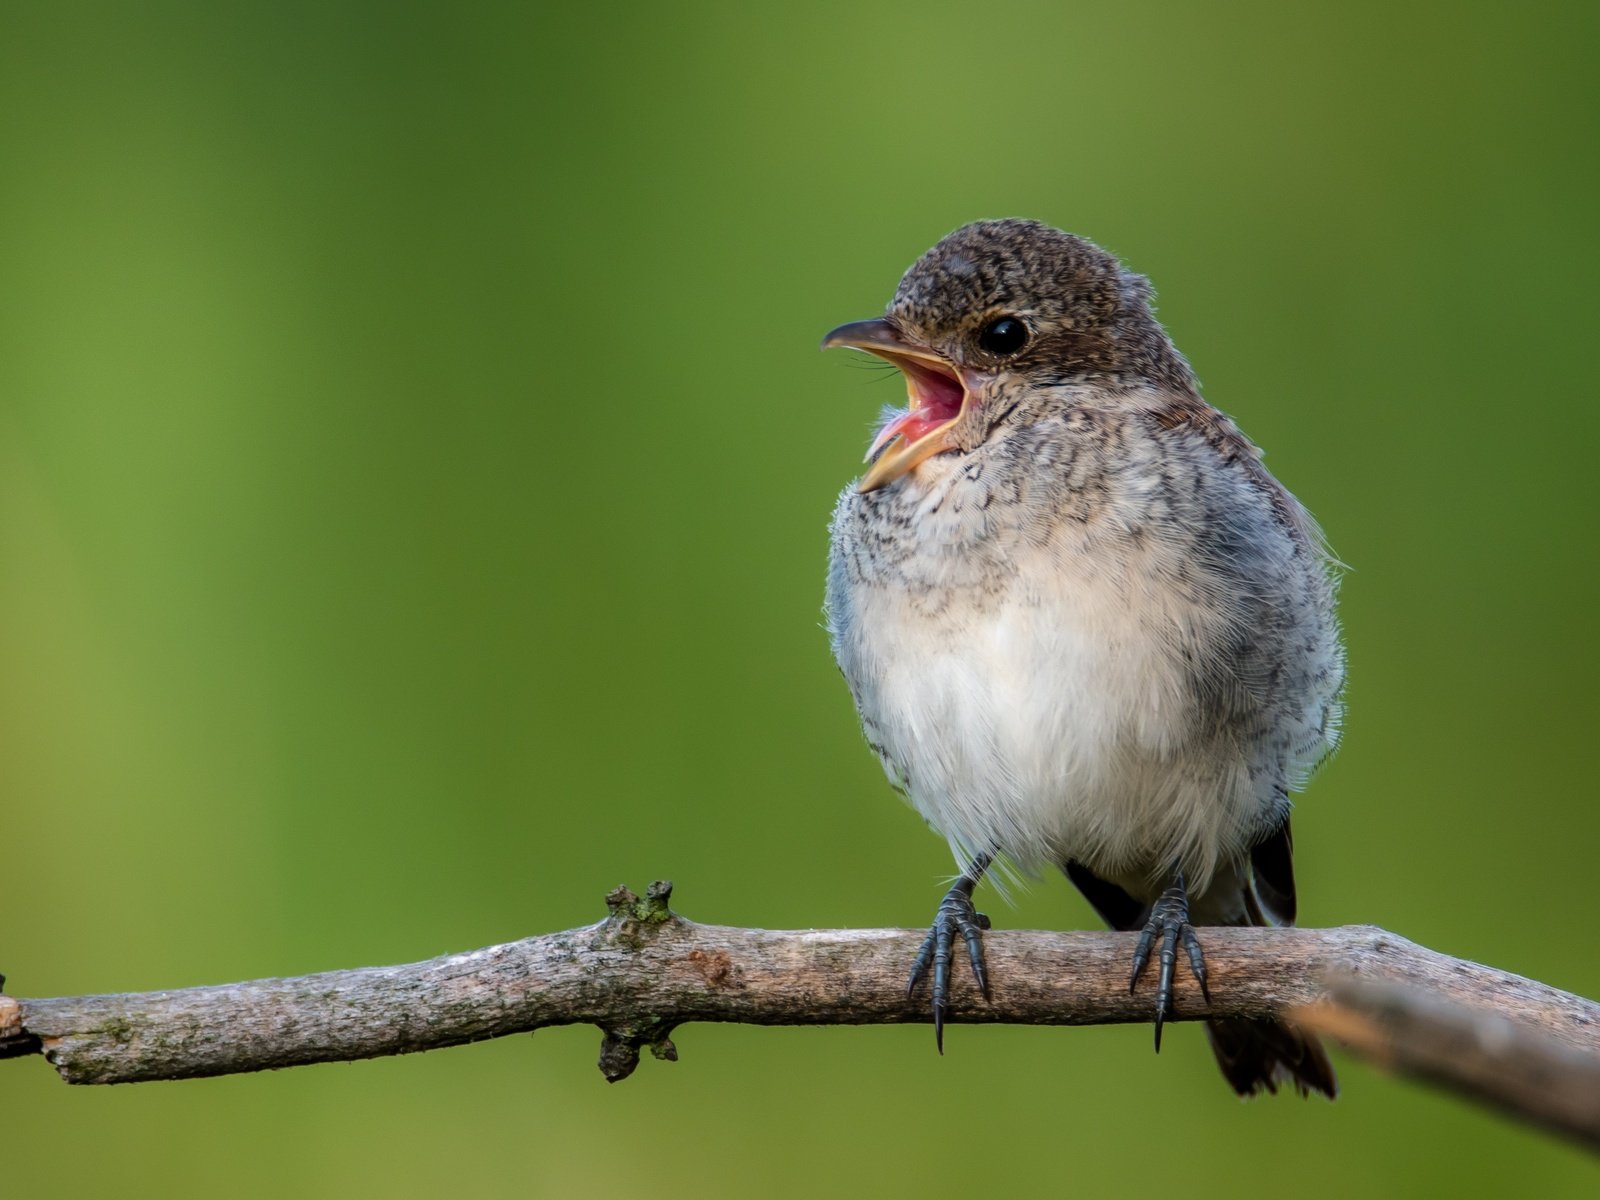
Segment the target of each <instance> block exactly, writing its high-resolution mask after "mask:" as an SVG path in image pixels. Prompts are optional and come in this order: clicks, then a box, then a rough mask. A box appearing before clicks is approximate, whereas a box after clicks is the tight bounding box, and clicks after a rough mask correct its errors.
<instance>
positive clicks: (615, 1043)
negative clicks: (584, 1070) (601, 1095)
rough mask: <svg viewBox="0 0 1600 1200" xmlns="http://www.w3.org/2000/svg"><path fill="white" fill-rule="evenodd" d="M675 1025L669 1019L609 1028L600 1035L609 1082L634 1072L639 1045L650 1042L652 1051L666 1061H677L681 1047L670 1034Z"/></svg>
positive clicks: (602, 1061)
mask: <svg viewBox="0 0 1600 1200" xmlns="http://www.w3.org/2000/svg"><path fill="white" fill-rule="evenodd" d="M672 1029H673V1027H672V1025H671V1024H669V1023H668V1022H666V1021H659V1022H655V1023H653V1024H650V1025H643V1026H634V1027H630V1028H627V1029H607V1030H605V1037H603V1038H601V1039H600V1063H599V1066H600V1074H602V1075H604V1076H605V1077H606V1082H607V1083H616V1082H617V1081H618V1080H621V1079H626V1078H627V1077H628V1076H629V1075H632V1074H633V1071H634V1068H635V1067H637V1066H638V1065H639V1048H640V1047H641V1046H649V1047H650V1053H651V1054H652V1055H654V1056H655V1057H656V1058H659V1059H661V1060H662V1061H663V1062H677V1061H678V1047H677V1046H675V1045H674V1044H673V1042H672V1038H671V1037H670V1036H668V1035H669V1034H671V1032H672Z"/></svg>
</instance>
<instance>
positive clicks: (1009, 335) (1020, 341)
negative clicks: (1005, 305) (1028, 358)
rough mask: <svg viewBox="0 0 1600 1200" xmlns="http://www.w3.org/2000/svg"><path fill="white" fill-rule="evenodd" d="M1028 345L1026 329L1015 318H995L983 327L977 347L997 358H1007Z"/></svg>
mask: <svg viewBox="0 0 1600 1200" xmlns="http://www.w3.org/2000/svg"><path fill="white" fill-rule="evenodd" d="M1027 344H1028V327H1027V326H1026V325H1024V324H1023V323H1022V322H1021V321H1019V320H1017V319H1016V318H1015V317H996V318H995V319H994V320H992V321H990V322H989V323H988V324H987V325H985V326H984V327H983V332H982V333H980V334H979V335H978V345H980V346H982V347H983V348H984V349H985V350H987V351H988V352H989V353H990V354H993V355H995V356H996V357H998V358H1007V357H1009V356H1010V355H1013V354H1015V353H1016V352H1017V351H1018V350H1021V349H1022V348H1023V347H1024V346H1026V345H1027Z"/></svg>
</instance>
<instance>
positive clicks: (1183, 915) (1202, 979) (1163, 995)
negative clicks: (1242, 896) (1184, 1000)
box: [1128, 871, 1211, 1054]
mask: <svg viewBox="0 0 1600 1200" xmlns="http://www.w3.org/2000/svg"><path fill="white" fill-rule="evenodd" d="M1157 934H1160V935H1161V952H1160V955H1159V957H1158V961H1159V963H1160V969H1159V971H1158V973H1157V975H1156V1053H1157V1054H1159V1053H1161V1027H1162V1025H1163V1024H1164V1023H1165V1022H1166V1019H1167V1016H1168V1014H1169V1013H1171V1012H1172V981H1173V976H1174V975H1175V974H1176V973H1177V966H1178V943H1179V942H1180V941H1181V942H1182V943H1183V950H1184V953H1185V954H1186V955H1187V956H1188V959H1189V970H1190V971H1191V972H1193V973H1194V978H1195V982H1196V983H1198V984H1199V985H1200V994H1201V995H1202V996H1204V997H1205V1001H1206V1003H1207V1004H1210V1003H1211V991H1210V989H1209V988H1208V987H1207V986H1206V959H1205V953H1204V952H1203V951H1202V950H1201V949H1200V939H1199V937H1198V936H1197V935H1196V934H1195V931H1194V926H1193V925H1191V924H1189V893H1188V891H1187V890H1186V889H1185V887H1184V884H1183V872H1182V871H1174V872H1173V873H1172V886H1171V887H1169V888H1168V889H1167V890H1166V891H1165V892H1163V893H1161V898H1160V899H1159V900H1157V901H1156V902H1155V904H1154V905H1152V906H1151V909H1150V917H1149V919H1148V920H1147V921H1146V922H1145V925H1144V929H1143V930H1142V931H1141V932H1140V934H1139V944H1138V945H1137V946H1136V947H1134V951H1133V973H1132V974H1131V975H1130V976H1129V977H1128V991H1129V992H1132V991H1134V989H1135V988H1137V987H1138V984H1139V976H1140V975H1141V974H1143V973H1144V969H1145V967H1146V966H1147V965H1148V964H1149V962H1150V950H1151V948H1152V946H1154V944H1155V940H1156V935H1157Z"/></svg>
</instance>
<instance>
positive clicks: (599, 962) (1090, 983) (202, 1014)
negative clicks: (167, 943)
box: [0, 883, 1600, 1139]
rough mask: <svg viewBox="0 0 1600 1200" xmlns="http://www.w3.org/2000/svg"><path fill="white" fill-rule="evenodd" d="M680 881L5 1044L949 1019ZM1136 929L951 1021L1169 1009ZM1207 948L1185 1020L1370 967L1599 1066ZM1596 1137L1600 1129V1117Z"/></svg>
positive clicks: (1421, 1034)
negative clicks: (554, 923)
mask: <svg viewBox="0 0 1600 1200" xmlns="http://www.w3.org/2000/svg"><path fill="white" fill-rule="evenodd" d="M670 889H671V885H670V884H665V883H657V884H654V885H652V887H651V888H650V890H649V892H648V894H647V895H646V897H645V898H644V899H643V900H640V899H639V898H637V897H635V896H634V895H633V893H631V892H629V891H628V890H627V889H626V888H618V889H617V890H616V891H615V892H613V893H612V894H611V896H610V897H608V898H607V901H608V904H609V906H610V909H611V915H610V916H609V917H608V918H607V919H606V920H604V921H602V922H600V923H599V924H596V925H591V926H587V927H585V928H581V929H570V930H567V931H565V932H562V933H550V934H544V935H541V936H538V937H531V938H526V939H524V940H522V941H518V942H510V943H507V944H505V945H500V946H489V947H486V948H485V949H482V950H474V951H470V952H467V953H464V954H452V955H447V956H445V957H443V958H435V959H430V960H428V961H426V962H420V963H411V964H408V965H405V966H396V967H368V968H360V969H355V970H345V971H329V972H326V973H323V974H319V975H306V976H301V977H299V978H292V979H263V980H255V981H252V982H248V983H235V984H225V985H221V986H217V987H203V988H189V989H185V990H182V991H170V992H146V993H139V994H129V995H104V996H71V997H60V998H56V999H45V1000H24V999H15V998H12V997H7V996H0V1057H4V1056H6V1055H7V1054H13V1055H28V1054H37V1053H42V1054H43V1055H44V1057H45V1058H46V1059H48V1060H49V1061H50V1063H51V1064H52V1065H53V1066H54V1067H55V1068H56V1070H57V1071H58V1072H59V1073H60V1075H61V1077H62V1078H63V1079H65V1080H66V1081H67V1082H68V1083H127V1082H136V1081H141V1080H151V1079H183V1078H191V1077H195V1076H203V1075H223V1074H230V1073H235V1072H241V1071H259V1070H264V1069H267V1068H274V1067H288V1066H296V1065H299V1064H303V1063H314V1062H331V1061H341V1060H350V1059H358V1058H372V1057H376V1056H379V1055H386V1054H404V1053H409V1052H411V1051H415V1050H429V1049H434V1048H437V1047H442V1046H453V1045H459V1044H461V1043H464V1042H471V1041H479V1040H482V1039H485V1038H493V1037H501V1036H504V1035H506V1034H512V1033H527V1032H529V1031H531V1030H535V1029H540V1028H543V1027H545V1026H550V1025H570V1024H579V1023H581V1024H592V1025H597V1026H599V1027H600V1029H601V1030H602V1031H604V1038H603V1041H602V1047H601V1053H600V1068H601V1070H602V1071H603V1072H604V1073H605V1076H606V1078H608V1079H611V1080H617V1079H622V1078H624V1077H626V1076H627V1075H628V1074H630V1073H631V1072H632V1071H633V1069H634V1067H635V1066H636V1065H637V1063H638V1060H639V1054H640V1051H641V1049H645V1048H648V1049H649V1050H651V1051H652V1052H653V1053H654V1054H655V1055H656V1056H657V1057H658V1058H666V1059H673V1058H676V1056H677V1051H676V1048H675V1047H674V1046H673V1043H672V1040H671V1034H672V1031H673V1029H674V1028H675V1027H676V1026H678V1025H681V1024H684V1023H686V1022H691V1021H737V1022H744V1023H748V1024H757V1025H873V1024H890V1023H900V1022H922V1021H926V1020H927V1019H928V1008H927V996H926V994H925V991H922V990H919V993H918V994H917V995H915V996H910V997H908V996H907V995H906V992H905V975H906V968H907V964H908V963H909V962H910V961H911V959H912V957H913V955H914V954H915V952H916V949H917V946H918V944H919V942H920V940H921V938H922V933H921V932H920V931H911V930H840V929H827V930H790V931H775V930H763V929H733V928H727V927H724V926H718V925H700V924H696V923H694V922H692V921H687V920H685V919H683V918H682V917H679V916H677V915H675V914H673V913H672V912H671V911H670V910H669V909H668V907H667V901H668V898H669V896H670ZM1133 941H1134V935H1133V934H1127V933H1040V932H998V931H997V932H991V933H990V934H988V935H987V936H986V939H985V944H986V947H987V952H988V957H989V963H990V968H991V970H990V974H991V976H992V979H993V996H992V998H991V999H990V1000H989V1001H985V1000H984V999H983V997H982V996H981V995H979V994H978V992H977V990H976V988H975V987H974V986H973V984H972V982H971V979H970V977H969V975H968V974H967V973H965V972H960V973H958V978H957V981H956V984H955V987H954V991H953V997H952V999H953V1005H954V1010H955V1011H954V1014H953V1016H952V1017H951V1020H952V1021H954V1022H967V1023H992V1022H1009V1023H1015V1024H1033V1025H1091V1024H1107V1023H1118V1022H1145V1021H1148V1020H1150V1015H1151V1010H1150V1005H1151V994H1150V991H1149V987H1148V985H1141V987H1140V990H1139V993H1138V994H1137V995H1130V994H1129V993H1128V989H1127V983H1126V980H1127V971H1128V963H1129V961H1130V959H1131V957H1132V953H1133ZM1205 948H1206V959H1207V962H1208V964H1209V967H1210V980H1211V1003H1210V1004H1209V1005H1207V1004H1206V1003H1205V1001H1204V1000H1203V999H1202V997H1201V996H1200V993H1199V989H1198V988H1197V987H1195V986H1194V984H1193V981H1192V980H1190V979H1188V977H1187V976H1186V975H1184V976H1182V978H1181V981H1180V985H1179V988H1178V992H1177V996H1176V1002H1175V1003H1176V1013H1175V1018H1176V1019H1178V1020H1195V1019H1198V1018H1201V1017H1205V1016H1238V1017H1254V1018H1267V1017H1277V1018H1284V1017H1285V1016H1287V1015H1290V1014H1293V1013H1298V1012H1301V1011H1302V1010H1306V1009H1308V1008H1310V1007H1311V1006H1313V1005H1316V1004H1318V1002H1321V1001H1324V1000H1325V999H1326V996H1327V992H1328V988H1329V986H1330V981H1338V980H1356V981H1360V982H1364V983H1368V984H1382V985H1385V986H1386V987H1388V988H1389V989H1401V990H1403V991H1405V992H1407V993H1415V994H1421V995H1424V996H1426V997H1429V998H1431V1000H1432V1001H1433V1002H1435V1003H1437V1004H1440V1005H1446V1006H1449V1007H1450V1008H1451V1009H1453V1010H1457V1011H1460V1012H1464V1013H1468V1014H1476V1015H1478V1016H1482V1017H1490V1016H1492V1017H1494V1018H1496V1019H1499V1020H1501V1021H1503V1022H1509V1023H1511V1024H1512V1025H1513V1026H1515V1027H1516V1028H1517V1029H1519V1030H1520V1031H1522V1033H1524V1034H1525V1035H1526V1037H1527V1038H1529V1039H1532V1041H1531V1042H1530V1044H1533V1043H1537V1044H1539V1045H1542V1046H1547V1047H1550V1048H1554V1050H1555V1052H1556V1054H1557V1055H1558V1056H1559V1055H1563V1054H1564V1055H1565V1056H1566V1057H1567V1058H1568V1059H1570V1060H1571V1061H1573V1062H1575V1063H1582V1064H1585V1065H1586V1066H1587V1067H1588V1068H1591V1069H1592V1068H1593V1066H1594V1064H1595V1063H1597V1062H1600V1004H1596V1003H1594V1002H1593V1001H1590V1000H1585V999H1583V998H1582V997H1579V996H1574V995H1571V994H1569V993H1566V992H1562V991H1559V990H1557V989H1555V988H1552V987H1548V986H1546V985H1545V984H1542V983H1537V982H1534V981H1532V980H1528V979H1523V978H1520V977H1519V976H1516V975H1511V974H1507V973H1506V972H1503V971H1497V970H1494V969H1493V968H1490V967H1484V966H1480V965H1478V964H1476V963H1470V962H1465V961H1462V960H1460V959H1454V958H1450V957H1447V956H1446V955H1442V954H1438V953H1435V952H1434V951H1431V950H1427V949H1424V948H1422V947H1420V946H1416V945H1413V944H1412V943H1410V942H1408V941H1406V940H1405V939H1403V938H1399V937H1396V936H1395V935H1393V934H1391V933H1386V932H1384V931H1383V930H1381V929H1376V928H1372V927H1370V926H1347V927H1345V928H1340V929H1220V928H1212V929H1207V930H1206V931H1205ZM1326 1011H1328V1010H1323V1009H1313V1010H1312V1012H1313V1014H1322V1013H1325V1012H1326ZM1307 1019H1308V1020H1310V1021H1313V1022H1315V1021H1316V1020H1318V1017H1317V1016H1316V1015H1313V1016H1311V1017H1308V1018H1307ZM1426 1025H1427V1023H1426V1022H1423V1023H1422V1025H1421V1026H1420V1027H1417V1028H1408V1029H1407V1030H1406V1031H1404V1033H1403V1034H1402V1033H1395V1034H1393V1035H1392V1036H1391V1037H1390V1040H1389V1042H1388V1043H1387V1048H1375V1047H1374V1046H1373V1045H1372V1044H1370V1043H1369V1042H1364V1041H1363V1040H1362V1039H1361V1038H1359V1037H1355V1036H1352V1035H1350V1033H1349V1030H1348V1029H1340V1028H1336V1027H1334V1026H1333V1025H1330V1024H1328V1023H1326V1022H1325V1021H1324V1022H1322V1024H1321V1025H1320V1026H1319V1027H1321V1028H1324V1029H1327V1030H1328V1031H1329V1032H1330V1033H1333V1034H1334V1035H1335V1036H1337V1037H1339V1038H1341V1040H1347V1041H1349V1043H1350V1045H1351V1046H1352V1048H1354V1049H1355V1050H1357V1051H1358V1052H1366V1053H1374V1052H1376V1049H1382V1052H1383V1053H1386V1054H1388V1056H1389V1057H1390V1059H1391V1060H1392V1061H1393V1063H1394V1064H1395V1065H1396V1066H1397V1067H1399V1068H1401V1069H1409V1064H1408V1060H1407V1058H1406V1056H1405V1055H1403V1054H1401V1053H1399V1052H1398V1051H1396V1050H1395V1049H1394V1045H1395V1044H1396V1039H1402V1040H1406V1041H1413V1042H1414V1041H1419V1040H1420V1041H1425V1040H1426V1039H1427V1037H1428V1036H1430V1035H1429V1034H1428V1032H1427V1027H1426ZM1446 1057H1448V1056H1446ZM1430 1061H1431V1060H1430ZM1428 1072H1429V1073H1430V1074H1431V1075H1433V1076H1434V1077H1437V1076H1438V1075H1439V1074H1441V1073H1444V1074H1448V1064H1447V1063H1445V1064H1441V1063H1439V1062H1434V1063H1433V1065H1432V1066H1430V1067H1429V1068H1428ZM1589 1136H1590V1137H1591V1138H1595V1139H1600V1124H1596V1125H1595V1127H1593V1128H1591V1129H1590V1131H1589Z"/></svg>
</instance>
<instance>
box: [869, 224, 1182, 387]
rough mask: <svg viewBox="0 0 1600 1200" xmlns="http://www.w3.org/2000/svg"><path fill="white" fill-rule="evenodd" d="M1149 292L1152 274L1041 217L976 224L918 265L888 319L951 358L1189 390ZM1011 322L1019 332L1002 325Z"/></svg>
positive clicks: (1067, 379) (1063, 379) (1059, 379)
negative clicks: (1147, 276) (1124, 264)
mask: <svg viewBox="0 0 1600 1200" xmlns="http://www.w3.org/2000/svg"><path fill="white" fill-rule="evenodd" d="M1151 296H1152V293H1151V288H1150V282H1149V280H1147V279H1145V277H1144V276H1143V275H1136V274H1134V273H1133V272H1132V271H1127V270H1124V269H1123V267H1122V265H1121V264H1120V263H1118V262H1117V260H1116V259H1115V258H1113V257H1112V256H1111V255H1109V254H1107V253H1106V252H1105V251H1104V250H1102V249H1100V247H1099V246H1096V245H1095V244H1094V243H1093V242H1089V241H1086V240H1084V239H1083V238H1081V237H1077V236H1075V235H1073V234H1070V233H1063V232H1061V230H1059V229H1052V228H1051V227H1050V226H1048V225H1044V224H1041V223H1040V222H1038V221H1024V220H1019V219H1010V220H1003V221H975V222H973V223H972V224H971V225H964V226H962V227H961V228H960V229H958V230H956V231H955V232H954V233H952V234H950V235H949V236H948V237H946V238H945V239H944V240H942V241H941V242H939V244H938V245H936V246H934V248H933V249H931V250H929V251H928V252H927V253H926V254H924V255H923V256H922V257H921V258H919V259H918V260H917V261H916V262H915V263H913V264H912V266H911V269H910V270H909V271H907V272H906V274H905V277H904V278H903V279H902V280H901V281H900V287H899V289H898V290H897V291H896V292H895V296H894V300H893V301H892V302H891V303H890V305H889V308H888V311H887V314H886V315H887V316H888V319H889V321H890V323H891V324H893V325H894V326H895V327H896V328H897V329H898V330H899V331H900V333H901V334H902V335H903V336H904V337H905V338H906V339H907V340H908V341H911V342H915V343H917V344H919V345H922V346H926V347H928V348H930V349H933V350H937V351H938V352H939V353H940V354H942V355H944V356H945V357H947V358H949V359H950V360H951V361H952V362H954V363H958V364H962V365H970V366H974V367H980V368H983V367H988V368H995V367H1004V368H1005V369H1006V370H1007V371H1008V372H1012V373H1016V374H1025V375H1027V376H1029V377H1030V378H1032V379H1033V380H1034V381H1035V382H1036V383H1039V384H1055V383H1072V382H1076V381H1079V380H1086V381H1096V382H1104V381H1109V382H1120V383H1126V384H1132V385H1138V384H1154V385H1156V386H1158V387H1167V388H1176V389H1179V390H1185V391H1186V390H1190V389H1192V388H1193V386H1194V379H1193V376H1192V375H1191V374H1190V371H1189V366H1188V364H1187V363H1186V362H1184V360H1183V357H1182V356H1181V355H1180V354H1179V353H1178V352H1177V350H1176V349H1174V348H1173V345H1172V343H1171V341H1169V340H1168V338H1167V335H1166V331H1165V330H1163V329H1162V328H1161V326H1160V325H1159V324H1157V322H1156V319H1155V317H1154V316H1153V315H1152V313H1151V311H1150V301H1151ZM1008 317H1009V318H1011V319H1012V320H1013V321H1016V322H1019V323H1020V324H1021V326H1022V329H1021V330H1016V329H1013V328H1010V327H1003V328H1000V329H998V330H997V329H995V326H996V325H997V324H998V323H999V322H1002V321H1004V320H1005V319H1006V318H1008ZM1019 339H1020V341H1019ZM1013 343H1019V344H1018V348H1017V349H1015V350H1011V349H1010V347H1011V345H1012V344H1013ZM1008 350H1009V351H1010V352H1009V353H1008V352H1007V351H1008Z"/></svg>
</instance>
